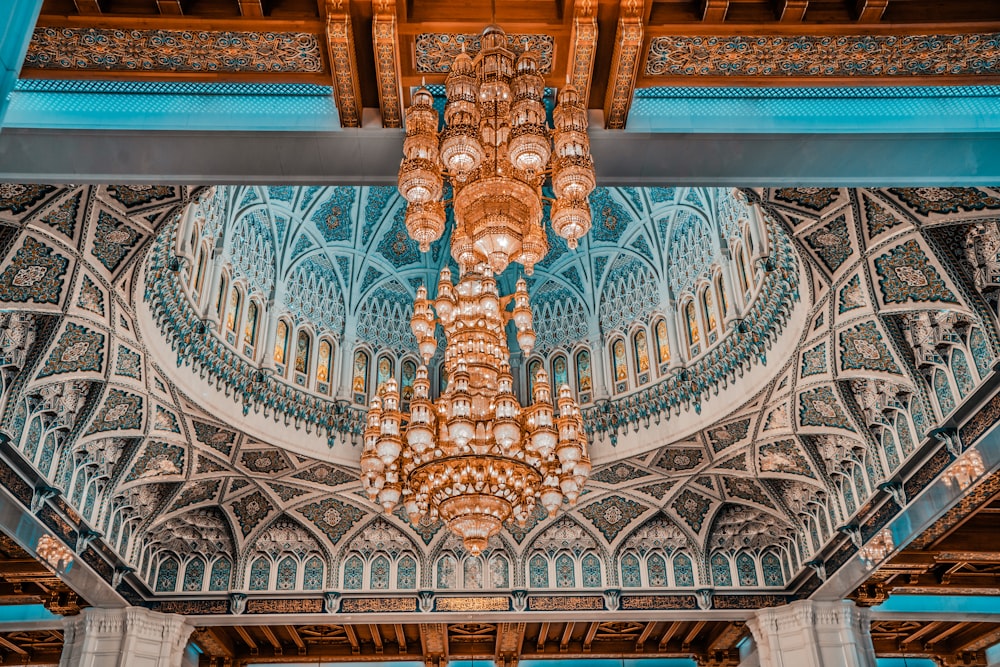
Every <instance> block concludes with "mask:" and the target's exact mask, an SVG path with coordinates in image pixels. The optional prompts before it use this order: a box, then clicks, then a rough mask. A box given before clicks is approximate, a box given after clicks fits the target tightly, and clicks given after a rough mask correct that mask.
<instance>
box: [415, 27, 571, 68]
mask: <svg viewBox="0 0 1000 667" xmlns="http://www.w3.org/2000/svg"><path fill="white" fill-rule="evenodd" d="M415 48H416V61H415V64H416V68H417V71H418V72H422V73H424V74H443V73H447V72H448V68H449V66H450V64H451V62H452V61H453V60H454V59H455V56H457V55H458V54H459V53H460V52H462V51H465V52H466V53H468V54H469V56H471V57H473V58H475V57H476V54H477V53H479V51H480V50H481V49H482V45H481V44H480V35H476V34H472V33H469V34H462V33H458V34H456V33H446V32H445V33H432V32H427V33H420V34H418V35H417V36H416V47H415ZM507 48H508V49H510V50H511V51H513V52H514V54H515V57H516V56H519V55H521V54H522V53H524V52H525V51H532V52H533V53H534V54H535V56H536V57H537V58H538V73H539V74H548V73H549V71H550V70H551V69H552V58H553V53H552V52H553V50H554V49H555V39H554V38H553V37H552V36H551V35H522V34H508V35H507Z"/></svg>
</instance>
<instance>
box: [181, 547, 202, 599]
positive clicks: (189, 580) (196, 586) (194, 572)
mask: <svg viewBox="0 0 1000 667" xmlns="http://www.w3.org/2000/svg"><path fill="white" fill-rule="evenodd" d="M204 580H205V561H203V560H202V559H201V558H199V557H197V556H195V557H194V558H192V559H191V560H189V561H188V564H187V566H186V567H185V568H184V588H183V590H185V591H189V592H191V591H200V590H201V587H202V582H203V581H204Z"/></svg>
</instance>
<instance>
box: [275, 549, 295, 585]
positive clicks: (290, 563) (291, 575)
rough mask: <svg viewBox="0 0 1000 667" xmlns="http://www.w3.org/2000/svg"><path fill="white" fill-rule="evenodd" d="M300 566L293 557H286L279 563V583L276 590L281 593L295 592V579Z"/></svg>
mask: <svg viewBox="0 0 1000 667" xmlns="http://www.w3.org/2000/svg"><path fill="white" fill-rule="evenodd" d="M298 569H299V568H298V564H297V563H296V562H295V559H294V558H292V557H291V556H285V557H284V558H282V559H281V562H279V563H278V581H277V582H276V583H275V588H277V589H278V590H279V591H291V590H295V578H296V576H297V575H298Z"/></svg>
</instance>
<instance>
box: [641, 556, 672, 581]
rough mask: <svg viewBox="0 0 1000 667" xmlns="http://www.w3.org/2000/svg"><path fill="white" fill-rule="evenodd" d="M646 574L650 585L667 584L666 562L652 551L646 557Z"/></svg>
mask: <svg viewBox="0 0 1000 667" xmlns="http://www.w3.org/2000/svg"><path fill="white" fill-rule="evenodd" d="M646 574H647V576H648V579H649V585H650V586H666V585H667V562H666V561H665V560H663V556H661V555H660V554H658V553H652V554H650V555H649V557H648V558H647V559H646Z"/></svg>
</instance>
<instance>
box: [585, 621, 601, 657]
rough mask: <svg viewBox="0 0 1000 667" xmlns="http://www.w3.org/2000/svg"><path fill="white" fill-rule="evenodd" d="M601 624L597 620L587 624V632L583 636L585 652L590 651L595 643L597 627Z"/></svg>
mask: <svg viewBox="0 0 1000 667" xmlns="http://www.w3.org/2000/svg"><path fill="white" fill-rule="evenodd" d="M599 626H600V624H599V623H598V622H597V621H592V622H591V623H590V625H589V626H587V634H586V635H585V636H584V638H583V652H584V653H590V647H591V645H593V643H594V636H595V635H596V634H597V628H598V627H599Z"/></svg>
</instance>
